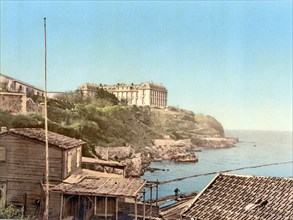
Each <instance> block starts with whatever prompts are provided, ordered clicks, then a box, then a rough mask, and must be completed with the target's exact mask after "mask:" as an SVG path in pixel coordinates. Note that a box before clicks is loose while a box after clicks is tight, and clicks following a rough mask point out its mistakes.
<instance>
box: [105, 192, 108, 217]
mask: <svg viewBox="0 0 293 220" xmlns="http://www.w3.org/2000/svg"><path fill="white" fill-rule="evenodd" d="M107 208H108V197H107V196H106V197H105V217H106V216H107V214H108V210H107Z"/></svg>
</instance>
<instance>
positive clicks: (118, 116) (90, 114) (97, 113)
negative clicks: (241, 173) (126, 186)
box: [0, 90, 224, 154]
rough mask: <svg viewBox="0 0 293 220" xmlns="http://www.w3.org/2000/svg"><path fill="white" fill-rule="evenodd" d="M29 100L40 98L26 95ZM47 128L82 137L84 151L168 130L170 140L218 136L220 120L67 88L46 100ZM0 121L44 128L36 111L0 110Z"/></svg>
mask: <svg viewBox="0 0 293 220" xmlns="http://www.w3.org/2000/svg"><path fill="white" fill-rule="evenodd" d="M32 99H33V100H34V101H35V102H40V103H41V102H43V100H42V99H40V98H38V97H32ZM48 119H49V120H48V127H49V130H50V131H53V132H57V133H60V134H64V135H67V136H69V137H74V138H79V139H83V140H84V141H86V142H87V148H85V150H84V152H83V153H84V154H90V153H91V152H92V148H93V146H96V145H100V146H104V147H111V146H123V145H126V144H131V145H133V146H134V147H135V148H136V149H143V148H144V147H146V146H150V145H151V143H152V140H153V139H155V138H162V137H163V136H164V135H169V136H171V137H172V138H174V139H183V138H191V139H192V140H193V141H194V142H196V141H197V139H198V137H199V136H202V135H218V136H223V135H224V131H223V128H222V126H221V124H220V123H219V122H218V121H216V120H215V119H214V118H213V117H211V116H205V115H202V114H195V113H193V112H191V111H186V110H182V109H179V108H175V107H169V109H159V108H150V107H147V106H146V107H137V106H125V105H121V103H119V101H118V100H117V98H116V97H115V96H114V95H113V94H110V93H108V92H106V91H104V90H100V91H98V92H97V93H96V95H95V96H94V97H86V98H85V97H83V96H82V94H81V93H79V92H77V93H74V92H68V93H65V94H62V95H60V96H59V97H58V99H49V100H48ZM0 126H6V127H8V128H14V127H34V128H42V127H44V119H43V117H42V116H41V115H40V114H37V113H30V114H26V115H12V114H10V113H9V112H7V111H1V110H0Z"/></svg>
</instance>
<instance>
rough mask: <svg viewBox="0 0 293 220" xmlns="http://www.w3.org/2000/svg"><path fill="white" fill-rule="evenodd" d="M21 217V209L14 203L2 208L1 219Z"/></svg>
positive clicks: (0, 210) (0, 211)
mask: <svg viewBox="0 0 293 220" xmlns="http://www.w3.org/2000/svg"><path fill="white" fill-rule="evenodd" d="M20 217H21V211H20V210H19V209H17V208H16V207H14V205H12V204H10V205H9V206H7V207H6V208H2V209H0V219H19V218H20Z"/></svg>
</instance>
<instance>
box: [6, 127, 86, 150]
mask: <svg viewBox="0 0 293 220" xmlns="http://www.w3.org/2000/svg"><path fill="white" fill-rule="evenodd" d="M5 134H12V135H16V136H19V137H23V138H29V139H32V140H36V141H39V142H43V143H45V141H46V136H45V130H44V129H42V128H13V129H9V130H8V131H6V132H2V133H1V135H5ZM48 143H49V145H54V146H56V147H59V148H62V149H70V148H73V147H76V146H80V145H83V144H85V142H84V141H82V140H80V139H75V138H71V137H67V136H65V135H61V134H57V133H55V132H51V131H48Z"/></svg>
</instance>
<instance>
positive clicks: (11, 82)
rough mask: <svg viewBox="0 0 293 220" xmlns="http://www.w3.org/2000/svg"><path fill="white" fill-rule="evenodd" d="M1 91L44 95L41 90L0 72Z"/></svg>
mask: <svg viewBox="0 0 293 220" xmlns="http://www.w3.org/2000/svg"><path fill="white" fill-rule="evenodd" d="M1 91H2V92H14V93H24V94H34V95H39V96H44V91H43V90H41V89H38V88H36V87H34V86H32V85H30V84H27V83H25V82H22V81H20V80H17V79H14V78H12V77H10V76H7V75H4V74H2V73H0V92H1Z"/></svg>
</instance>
